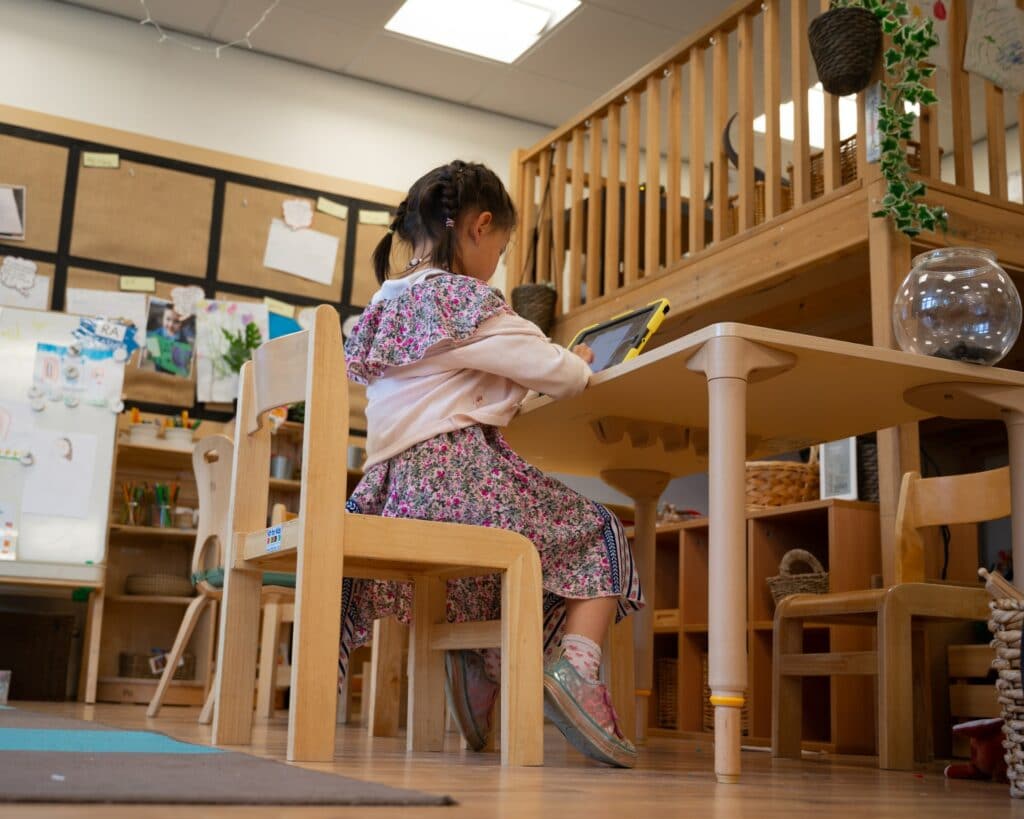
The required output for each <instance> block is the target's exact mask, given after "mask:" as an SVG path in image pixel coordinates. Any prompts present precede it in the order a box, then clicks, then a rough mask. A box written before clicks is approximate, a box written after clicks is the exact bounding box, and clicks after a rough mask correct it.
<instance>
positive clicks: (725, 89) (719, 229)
mask: <svg viewBox="0 0 1024 819" xmlns="http://www.w3.org/2000/svg"><path fill="white" fill-rule="evenodd" d="M728 120H729V39H728V33H727V32H725V31H719V32H717V33H716V34H715V42H714V45H712V47H711V134H712V136H713V138H714V143H713V144H714V148H713V150H712V151H711V156H712V157H714V158H713V159H712V167H713V171H712V173H713V178H712V180H711V195H712V198H713V201H712V203H711V211H712V220H713V221H712V233H711V236H712V238H713V239H714V241H715V242H720V241H722V240H723V239H725V238H726V237H727V236H728V235H729V233H730V231H729V227H728V226H729V222H728V220H729V160H728V158H727V157H726V155H725V145H723V144H722V134H723V133H724V132H725V125H726V123H727V122H728Z"/></svg>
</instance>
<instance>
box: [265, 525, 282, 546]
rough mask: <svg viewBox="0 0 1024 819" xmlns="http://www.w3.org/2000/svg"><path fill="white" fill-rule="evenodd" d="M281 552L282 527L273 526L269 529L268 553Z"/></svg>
mask: <svg viewBox="0 0 1024 819" xmlns="http://www.w3.org/2000/svg"><path fill="white" fill-rule="evenodd" d="M280 550H281V527H280V526H271V527H270V528H269V529H267V548H266V551H268V552H279V551H280Z"/></svg>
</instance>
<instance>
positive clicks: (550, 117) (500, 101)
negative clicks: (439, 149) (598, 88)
mask: <svg viewBox="0 0 1024 819" xmlns="http://www.w3.org/2000/svg"><path fill="white" fill-rule="evenodd" d="M596 97H597V94H595V93H594V92H593V91H591V90H590V89H587V88H579V87H577V86H573V85H569V84H568V83H563V82H559V81H558V80H552V79H551V78H550V77H542V76H538V75H537V74H531V73H529V72H527V71H522V70H521V69H518V68H507V69H505V70H504V71H503V72H501V74H499V75H498V77H497V78H496V79H495V80H494V81H493V82H489V83H487V84H486V85H485V86H484V87H483V88H482V89H481V90H480V92H479V93H478V94H477V95H476V96H474V97H473V98H472V99H470V100H469V103H470V104H472V105H475V106H477V107H479V108H486V109H487V110H489V111H498V112H500V113H503V114H507V115H509V116H512V117H518V118H519V119H525V120H530V121H531V122H539V123H543V124H545V125H551V126H555V125H557V124H559V123H561V122H564V121H565V120H567V119H569V118H570V117H571V116H573V115H574V114H578V113H579V112H580V111H582V110H583V109H584V108H586V107H587V106H588V105H589V104H590V103H591V102H593V101H594V99H596Z"/></svg>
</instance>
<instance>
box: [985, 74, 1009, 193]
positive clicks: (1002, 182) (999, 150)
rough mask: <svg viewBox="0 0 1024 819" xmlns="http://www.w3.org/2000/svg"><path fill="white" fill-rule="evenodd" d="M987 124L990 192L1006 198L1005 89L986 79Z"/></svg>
mask: <svg viewBox="0 0 1024 819" xmlns="http://www.w3.org/2000/svg"><path fill="white" fill-rule="evenodd" d="M985 125H986V129H987V132H988V192H989V194H990V195H992V196H995V197H996V198H998V199H1006V198H1007V197H1006V114H1005V113H1004V111H1003V89H1002V88H1000V87H999V86H998V85H994V84H993V83H991V82H989V81H988V80H986V81H985Z"/></svg>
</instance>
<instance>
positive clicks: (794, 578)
mask: <svg viewBox="0 0 1024 819" xmlns="http://www.w3.org/2000/svg"><path fill="white" fill-rule="evenodd" d="M798 563H803V564H804V565H805V566H807V567H808V568H809V569H810V570H811V571H809V572H804V573H803V574H795V573H794V572H793V567H794V566H795V565H796V564H798ZM765 581H766V582H767V583H768V588H769V589H771V592H772V599H773V600H774V601H775V602H776V603H778V602H779V601H780V600H781V599H782V598H783V597H788V596H789V595H791V594H824V593H825V592H827V591H828V572H826V571H825V569H824V567H823V566H822V565H821V562H820V561H819V560H818V558H816V557H815V556H814V555H812V554H811V553H810V552H808V551H806V550H804V549H790V550H789V551H788V552H786V553H785V554H784V555H783V556H782V560H781V561H779V573H778V574H777V575H775V576H774V577H768V578H765Z"/></svg>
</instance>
